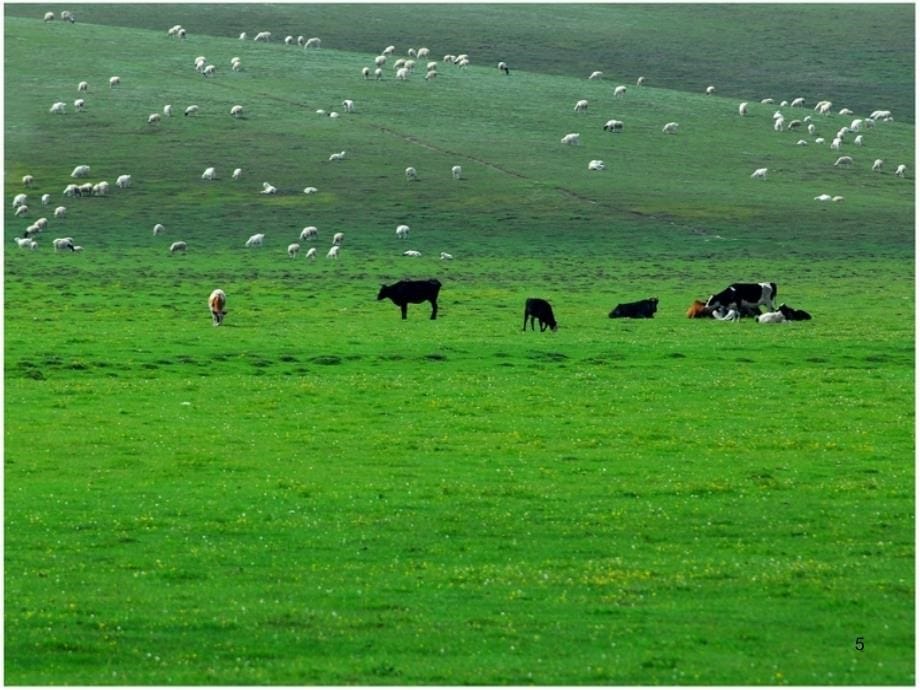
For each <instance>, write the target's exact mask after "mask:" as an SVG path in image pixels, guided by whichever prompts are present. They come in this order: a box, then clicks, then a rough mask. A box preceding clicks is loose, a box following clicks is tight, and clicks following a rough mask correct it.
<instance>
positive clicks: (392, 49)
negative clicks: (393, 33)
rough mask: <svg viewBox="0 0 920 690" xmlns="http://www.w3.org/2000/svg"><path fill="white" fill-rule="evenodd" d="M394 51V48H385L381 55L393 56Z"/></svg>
mask: <svg viewBox="0 0 920 690" xmlns="http://www.w3.org/2000/svg"><path fill="white" fill-rule="evenodd" d="M395 50H396V46H387V47H386V48H384V49H383V52H382V54H383V55H392V54H393V51H395Z"/></svg>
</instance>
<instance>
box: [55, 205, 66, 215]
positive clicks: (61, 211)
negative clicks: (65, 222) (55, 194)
mask: <svg viewBox="0 0 920 690" xmlns="http://www.w3.org/2000/svg"><path fill="white" fill-rule="evenodd" d="M66 215H67V207H66V206H58V207H57V208H55V209H54V217H55V218H63V217H64V216H66Z"/></svg>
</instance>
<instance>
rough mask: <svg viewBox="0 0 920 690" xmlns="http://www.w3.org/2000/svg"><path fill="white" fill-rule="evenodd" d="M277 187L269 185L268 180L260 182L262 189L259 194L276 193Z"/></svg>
mask: <svg viewBox="0 0 920 690" xmlns="http://www.w3.org/2000/svg"><path fill="white" fill-rule="evenodd" d="M277 193H278V188H277V187H274V186H272V185H270V184H269V183H268V182H263V183H262V191H261V192H259V194H277Z"/></svg>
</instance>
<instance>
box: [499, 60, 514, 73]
mask: <svg viewBox="0 0 920 690" xmlns="http://www.w3.org/2000/svg"><path fill="white" fill-rule="evenodd" d="M498 71H499V72H504V73H505V74H511V70H510V69H508V63H506V62H505V61H504V60H502V61H501V62H499V63H498Z"/></svg>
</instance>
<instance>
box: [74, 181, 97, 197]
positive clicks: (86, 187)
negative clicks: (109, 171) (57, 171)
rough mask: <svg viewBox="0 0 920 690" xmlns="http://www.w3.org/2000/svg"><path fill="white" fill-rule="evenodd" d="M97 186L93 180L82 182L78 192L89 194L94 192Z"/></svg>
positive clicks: (79, 194)
mask: <svg viewBox="0 0 920 690" xmlns="http://www.w3.org/2000/svg"><path fill="white" fill-rule="evenodd" d="M95 186H96V185H94V184H93V183H92V182H87V183H86V184H81V185H80V186H79V187H78V188H77V192H78V193H77V196H89V195H90V194H92V193H93V189H94V188H95Z"/></svg>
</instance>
